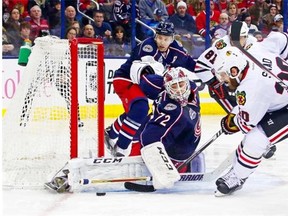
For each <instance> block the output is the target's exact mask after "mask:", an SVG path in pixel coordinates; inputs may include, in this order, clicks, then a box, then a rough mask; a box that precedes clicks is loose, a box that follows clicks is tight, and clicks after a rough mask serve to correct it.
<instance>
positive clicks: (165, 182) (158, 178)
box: [141, 142, 180, 189]
mask: <svg viewBox="0 0 288 216" xmlns="http://www.w3.org/2000/svg"><path fill="white" fill-rule="evenodd" d="M141 155H142V158H143V160H144V162H145V164H146V166H147V168H148V170H149V172H150V173H151V175H152V177H153V186H154V188H155V189H163V188H171V187H173V185H174V183H175V182H176V181H178V180H179V179H180V174H179V173H178V171H177V169H176V168H175V166H174V164H173V163H172V162H171V160H170V158H169V156H168V154H167V152H166V150H165V147H164V145H163V144H162V143H161V142H155V143H152V144H150V145H147V146H145V147H143V148H142V149H141Z"/></svg>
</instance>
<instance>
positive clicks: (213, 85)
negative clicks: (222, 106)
mask: <svg viewBox="0 0 288 216" xmlns="http://www.w3.org/2000/svg"><path fill="white" fill-rule="evenodd" d="M207 85H208V87H209V92H210V95H211V97H213V98H214V97H215V96H216V97H217V98H218V99H225V98H227V97H228V96H229V94H228V89H227V87H226V86H225V85H224V84H223V83H220V82H219V81H218V80H217V79H216V77H214V78H212V79H211V80H210V81H208V82H207Z"/></svg>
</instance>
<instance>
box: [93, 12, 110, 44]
mask: <svg viewBox="0 0 288 216" xmlns="http://www.w3.org/2000/svg"><path fill="white" fill-rule="evenodd" d="M93 19H94V23H92V26H93V28H94V32H95V35H96V37H99V38H102V39H103V41H104V42H108V41H109V40H110V39H111V38H112V27H111V25H110V24H109V23H107V22H104V12H103V11H100V10H98V11H95V12H94V15H93Z"/></svg>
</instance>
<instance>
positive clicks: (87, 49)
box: [2, 36, 105, 189]
mask: <svg viewBox="0 0 288 216" xmlns="http://www.w3.org/2000/svg"><path fill="white" fill-rule="evenodd" d="M104 85H105V84H104V45H103V42H102V41H101V40H99V39H88V38H77V39H74V40H72V41H68V40H65V39H59V38H55V37H51V36H46V37H40V38H37V39H36V40H35V45H34V46H33V49H32V52H31V55H30V56H29V61H28V64H27V66H26V68H25V71H24V72H23V74H22V76H21V81H20V83H19V85H18V87H17V90H16V93H15V95H14V97H13V99H12V100H11V102H10V104H9V105H8V106H7V111H6V113H5V116H4V117H3V122H2V126H3V128H2V132H3V138H2V139H3V146H2V148H3V157H2V165H3V166H2V167H3V181H2V182H3V187H4V188H27V189H33V188H35V189H38V188H43V185H44V183H45V182H47V181H50V180H51V178H52V177H53V176H54V175H55V174H56V172H57V171H58V170H60V169H61V168H62V167H63V166H64V165H65V163H66V162H67V161H68V160H69V159H71V158H75V157H85V158H87V157H101V156H104V97H105V96H104V95H105V87H104ZM81 123H84V126H83V125H80V124H81ZM78 124H79V125H78ZM79 126H83V127H79Z"/></svg>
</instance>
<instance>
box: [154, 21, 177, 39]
mask: <svg viewBox="0 0 288 216" xmlns="http://www.w3.org/2000/svg"><path fill="white" fill-rule="evenodd" d="M174 33H175V30H174V24H173V23H171V22H165V21H161V22H159V24H158V25H157V26H156V34H160V35H165V36H173V35H174Z"/></svg>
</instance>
